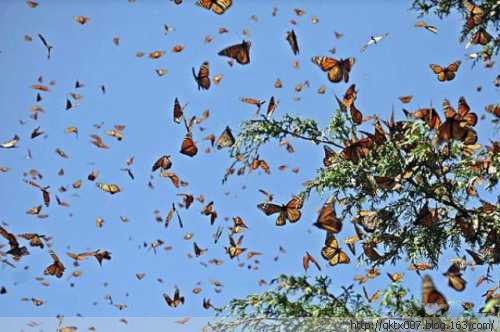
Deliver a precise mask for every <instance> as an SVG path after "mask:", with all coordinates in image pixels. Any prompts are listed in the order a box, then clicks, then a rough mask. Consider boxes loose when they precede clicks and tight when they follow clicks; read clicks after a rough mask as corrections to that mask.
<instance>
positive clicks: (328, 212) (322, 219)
mask: <svg viewBox="0 0 500 332" xmlns="http://www.w3.org/2000/svg"><path fill="white" fill-rule="evenodd" d="M314 226H316V227H318V228H320V229H323V230H325V231H327V232H330V233H334V234H335V233H339V232H340V231H341V230H342V221H341V220H340V219H338V218H337V215H336V214H335V204H334V202H333V201H327V202H326V203H325V204H324V205H323V207H322V208H321V210H320V212H319V215H318V219H317V220H316V223H314Z"/></svg>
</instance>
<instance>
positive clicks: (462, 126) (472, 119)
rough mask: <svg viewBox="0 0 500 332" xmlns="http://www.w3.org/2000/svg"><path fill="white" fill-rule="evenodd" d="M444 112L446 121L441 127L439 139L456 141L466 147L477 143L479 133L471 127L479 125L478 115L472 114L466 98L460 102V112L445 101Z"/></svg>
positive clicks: (461, 98)
mask: <svg viewBox="0 0 500 332" xmlns="http://www.w3.org/2000/svg"><path fill="white" fill-rule="evenodd" d="M443 110H444V112H445V116H446V121H445V122H444V123H443V124H442V125H441V126H440V127H439V132H438V135H439V139H440V140H442V141H449V140H452V139H456V140H459V141H461V142H462V143H464V144H466V145H472V144H475V143H476V142H477V133H476V131H475V130H474V129H472V128H471V127H473V126H475V125H476V123H477V115H476V113H473V112H470V107H469V105H468V104H467V102H466V101H465V98H464V97H460V99H459V100H458V112H456V111H455V109H454V108H453V107H452V106H451V105H450V102H449V101H448V100H447V99H445V100H444V101H443Z"/></svg>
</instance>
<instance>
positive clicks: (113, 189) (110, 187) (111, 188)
mask: <svg viewBox="0 0 500 332" xmlns="http://www.w3.org/2000/svg"><path fill="white" fill-rule="evenodd" d="M96 186H97V188H99V189H101V190H102V191H105V192H107V193H110V194H111V195H114V194H116V193H119V192H120V191H121V190H120V187H118V186H117V185H116V184H111V183H102V182H97V183H96Z"/></svg>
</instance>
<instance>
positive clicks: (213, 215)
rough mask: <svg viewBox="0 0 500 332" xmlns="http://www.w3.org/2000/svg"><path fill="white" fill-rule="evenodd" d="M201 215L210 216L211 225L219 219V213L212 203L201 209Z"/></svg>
mask: <svg viewBox="0 0 500 332" xmlns="http://www.w3.org/2000/svg"><path fill="white" fill-rule="evenodd" d="M201 214H203V215H205V216H210V225H213V224H214V222H215V220H216V219H217V212H216V211H215V209H214V202H213V201H212V202H210V203H208V204H207V205H205V206H204V207H203V208H202V209H201Z"/></svg>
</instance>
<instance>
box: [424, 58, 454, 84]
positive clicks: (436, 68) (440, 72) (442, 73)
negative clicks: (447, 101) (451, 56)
mask: <svg viewBox="0 0 500 332" xmlns="http://www.w3.org/2000/svg"><path fill="white" fill-rule="evenodd" d="M461 63H462V62H461V61H460V60H457V61H455V62H453V63H451V64H449V65H448V66H447V67H445V68H443V67H441V66H440V65H436V64H431V65H429V67H431V69H432V71H433V72H434V74H437V79H438V80H439V81H441V82H445V81H451V80H453V79H454V78H455V73H456V72H457V71H458V68H460V64H461Z"/></svg>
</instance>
